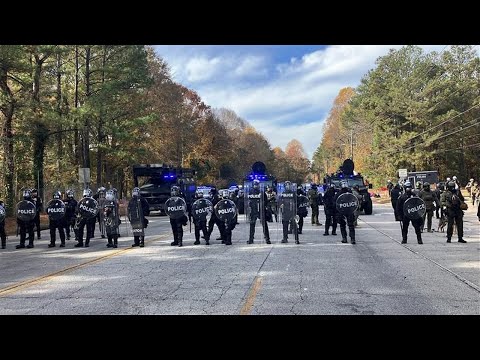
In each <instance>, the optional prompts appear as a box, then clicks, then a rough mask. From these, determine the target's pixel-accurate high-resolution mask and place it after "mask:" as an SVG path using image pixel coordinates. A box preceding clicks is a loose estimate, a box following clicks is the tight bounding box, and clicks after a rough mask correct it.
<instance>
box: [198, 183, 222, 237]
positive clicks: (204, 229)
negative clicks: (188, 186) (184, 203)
mask: <svg viewBox="0 0 480 360" xmlns="http://www.w3.org/2000/svg"><path fill="white" fill-rule="evenodd" d="M198 199H203V192H202V191H201V190H197V191H196V192H195V200H198ZM217 202H218V201H217ZM211 216H213V215H211ZM193 219H194V221H193V225H194V226H195V242H194V243H193V245H200V230H202V232H203V238H204V239H205V245H210V234H209V232H208V229H207V218H206V217H205V219H203V218H202V219H200V218H197V219H195V217H194V218H193Z"/></svg>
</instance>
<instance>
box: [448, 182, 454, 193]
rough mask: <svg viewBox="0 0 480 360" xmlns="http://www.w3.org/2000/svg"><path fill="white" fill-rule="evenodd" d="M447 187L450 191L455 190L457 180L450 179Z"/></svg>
mask: <svg viewBox="0 0 480 360" xmlns="http://www.w3.org/2000/svg"><path fill="white" fill-rule="evenodd" d="M447 189H448V190H450V191H455V182H454V181H449V182H448V183H447Z"/></svg>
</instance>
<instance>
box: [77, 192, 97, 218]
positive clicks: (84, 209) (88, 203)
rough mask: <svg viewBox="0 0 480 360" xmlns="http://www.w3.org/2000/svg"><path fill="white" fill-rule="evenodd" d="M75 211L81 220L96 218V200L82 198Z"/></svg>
mask: <svg viewBox="0 0 480 360" xmlns="http://www.w3.org/2000/svg"><path fill="white" fill-rule="evenodd" d="M77 209H78V213H79V214H80V217H81V218H82V219H91V218H93V217H95V216H97V212H98V203H97V200H95V199H94V198H92V197H84V198H83V199H81V200H80V201H79V202H78V205H77Z"/></svg>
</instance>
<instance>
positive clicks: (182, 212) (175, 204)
mask: <svg viewBox="0 0 480 360" xmlns="http://www.w3.org/2000/svg"><path fill="white" fill-rule="evenodd" d="M165 212H166V213H167V215H168V216H169V217H170V218H171V219H180V218H181V217H182V216H186V215H187V203H186V202H185V200H183V199H182V198H181V197H178V196H172V197H171V198H169V199H168V200H167V201H166V202H165Z"/></svg>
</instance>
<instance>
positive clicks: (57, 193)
mask: <svg viewBox="0 0 480 360" xmlns="http://www.w3.org/2000/svg"><path fill="white" fill-rule="evenodd" d="M61 197H62V194H61V192H60V191H55V192H54V193H53V198H54V199H60V198H61Z"/></svg>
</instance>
